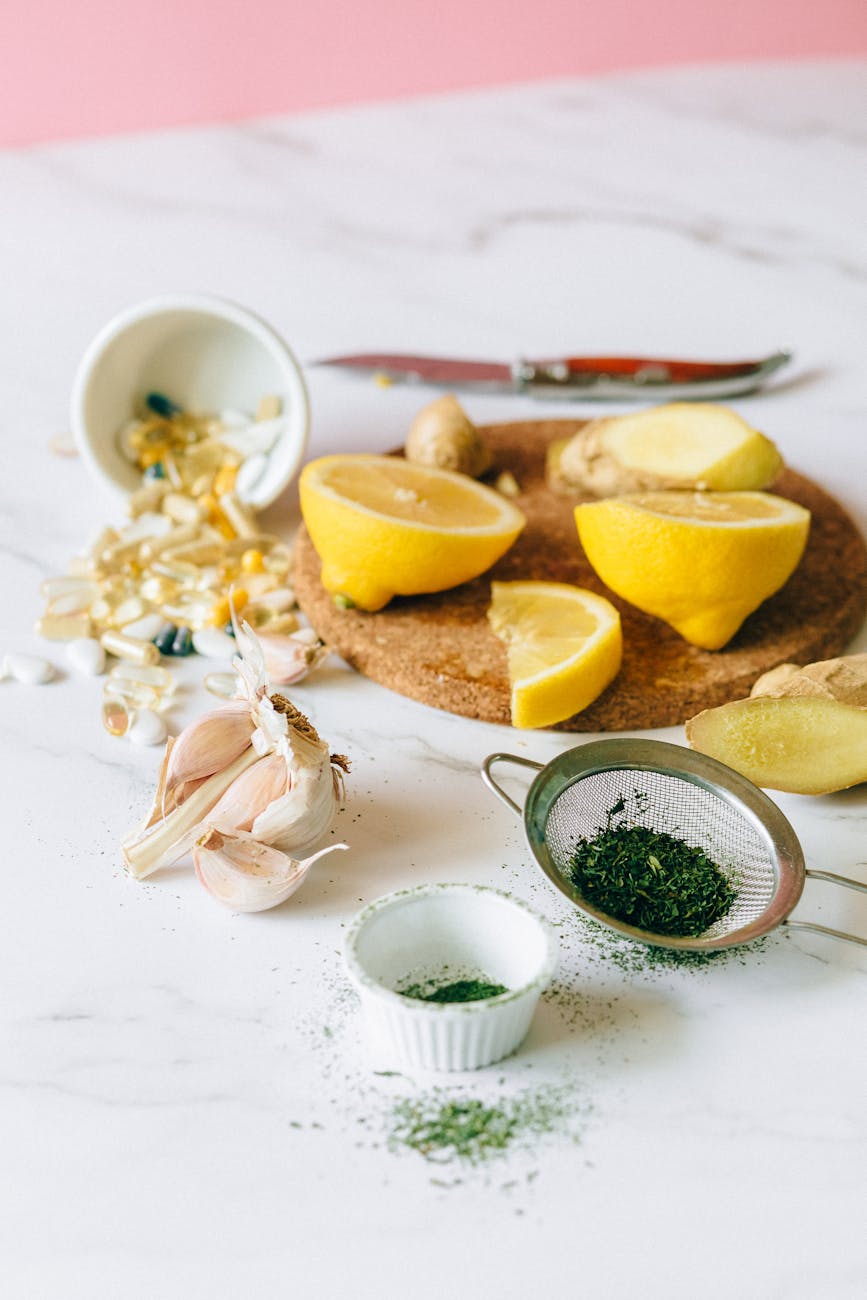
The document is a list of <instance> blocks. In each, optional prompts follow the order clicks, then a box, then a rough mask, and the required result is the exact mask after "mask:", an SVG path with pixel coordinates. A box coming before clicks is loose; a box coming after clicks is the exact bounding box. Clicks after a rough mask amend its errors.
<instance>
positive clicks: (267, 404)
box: [256, 393, 283, 421]
mask: <svg viewBox="0 0 867 1300" xmlns="http://www.w3.org/2000/svg"><path fill="white" fill-rule="evenodd" d="M282 410H283V402H282V400H281V399H280V398H279V397H278V396H277V394H276V393H268V394H266V396H265V397H261V398H260V399H259V405H258V407H257V408H256V419H257V421H258V420H275V419H276V418H277V416H278V415H279V414H280V412H281V411H282Z"/></svg>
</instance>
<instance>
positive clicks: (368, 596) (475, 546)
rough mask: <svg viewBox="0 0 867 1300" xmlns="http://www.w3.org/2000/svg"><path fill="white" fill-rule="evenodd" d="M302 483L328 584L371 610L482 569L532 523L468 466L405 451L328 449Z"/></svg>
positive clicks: (453, 582)
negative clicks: (412, 459) (340, 452)
mask: <svg viewBox="0 0 867 1300" xmlns="http://www.w3.org/2000/svg"><path fill="white" fill-rule="evenodd" d="M299 491H300V496H301V513H302V515H303V517H304V523H305V524H306V526H307V531H308V532H309V534H310V538H311V540H312V542H313V545H314V546H315V548H316V551H317V553H318V555H319V558H320V559H321V560H322V584H323V586H324V587H325V589H326V590H327V591H330V592H334V593H335V595H337V594H340V595H342V596H343V597H344V598H345V599H346V601H347V603H350V604H352V605H355V606H357V607H358V608H359V609H364V610H377V609H382V607H383V606H384V605H387V604H388V602H389V601H390V600H391V598H392V597H393V596H415V595H419V594H421V593H424V592H431V591H445V590H446V589H447V588H449V587H456V586H458V585H459V584H460V583H462V582H468V581H469V580H470V579H471V578H476V577H478V575H479V574H480V573H484V572H485V570H486V569H489V568H490V567H491V565H492V564H494V563H496V561H497V560H498V559H499V558H500V556H501V555H503V554H505V552H506V551H507V550H508V549H509V547H510V546H511V545H512V543H513V542H514V540H515V538H516V537H517V536H518V534H519V533H520V531H521V529H522V528H523V527H524V522H525V520H524V516H523V515H522V514H521V512H520V510H518V509H517V507H516V506H515V505H513V504H512V502H511V501H508V500H507V499H506V498H505V497H504V496H502V495H501V494H500V493H499V492H494V491H493V490H492V489H491V488H487V487H485V486H484V485H483V484H481V483H477V482H475V480H474V479H471V478H468V477H467V476H466V475H465V474H456V473H453V472H452V471H450V470H442V469H434V468H432V467H430V466H425V465H413V464H410V463H409V462H408V461H405V460H402V459H400V458H399V457H397V456H372V455H345V456H323V457H321V458H320V459H319V460H314V461H311V462H310V463H309V464H308V465H306V466H305V467H304V469H303V471H302V473H301V478H300V480H299Z"/></svg>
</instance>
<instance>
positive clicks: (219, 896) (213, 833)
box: [193, 830, 349, 912]
mask: <svg viewBox="0 0 867 1300" xmlns="http://www.w3.org/2000/svg"><path fill="white" fill-rule="evenodd" d="M348 847H349V845H348V844H329V845H328V846H327V848H324V849H320V850H319V852H318V853H314V854H312V855H311V856H310V857H308V858H301V859H297V858H290V857H288V856H287V855H286V854H285V853H281V852H280V851H279V849H275V848H273V847H272V846H271V845H268V844H262V843H260V842H259V841H258V840H256V839H255V837H254V836H252V835H246V834H243V833H242V834H238V835H232V836H227V835H224V834H222V833H221V832H220V831H218V830H209V831H208V832H207V834H206V835H204V836H203V837H202V839H201V840H199V842H198V844H197V845H196V847H195V848H194V850H193V861H194V862H195V864H196V875H197V876H198V877H199V880H200V881H201V882H202V884H203V885H204V886H205V889H207V891H208V893H209V894H212V895H213V897H214V898H216V900H217V901H218V902H219V903H223V904H224V906H226V907H230V908H231V909H232V911H233V912H264V911H266V910H267V909H268V908H270V907H277V906H279V904H280V903H283V902H285V901H286V899H287V898H289V897H290V896H291V895H292V894H294V893H295V891H296V890H297V889H298V888H299V886H300V885H301V884H303V882H304V880H305V878H306V876H307V873H308V872H309V871H310V868H311V867H312V866H313V864H314V862H316V861H317V860H318V859H319V858H321V857H323V856H324V855H325V854H326V853H331V852H333V850H334V849H346V848H348Z"/></svg>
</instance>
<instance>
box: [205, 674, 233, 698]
mask: <svg viewBox="0 0 867 1300" xmlns="http://www.w3.org/2000/svg"><path fill="white" fill-rule="evenodd" d="M237 687H238V679H237V677H236V676H235V674H234V673H208V675H207V676H206V677H205V690H206V691H210V693H211V694H212V695H216V696H217V697H218V698H219V699H221V700H231V699H232V698H233V697H234V695H235V691H236V690H237Z"/></svg>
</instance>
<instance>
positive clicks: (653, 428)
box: [559, 402, 783, 496]
mask: <svg viewBox="0 0 867 1300" xmlns="http://www.w3.org/2000/svg"><path fill="white" fill-rule="evenodd" d="M782 464H783V461H782V457H781V456H780V453H779V452H778V450H777V448H776V447H775V446H774V444H773V443H772V442H771V440H770V439H769V438H766V437H765V436H764V434H762V433H759V431H758V430H757V429H754V428H753V427H752V426H751V425H750V424H748V423H747V422H746V420H744V419H742V418H741V416H739V415H738V414H737V412H735V411H732V410H729V408H728V407H726V406H717V405H714V404H713V403H710V402H671V403H669V404H667V405H665V406H654V407H649V408H648V409H646V410H643V411H638V412H634V413H631V414H628V415H616V416H610V417H606V418H603V419H599V420H593V421H591V422H590V423H589V424H588V425H585V427H584V428H583V429H581V430H579V432H578V433H577V434H576V435H575V436H574V438H573V439H572V440H571V441H570V442H569V443H567V444H566V445H565V446H564V447H563V449H562V451H561V453H560V460H559V471H560V473H561V475H562V476H563V477H564V478H565V479H567V480H569V481H571V482H572V483H574V484H575V486H579V487H584V488H586V489H587V490H589V491H591V492H593V493H595V494H596V495H597V496H611V495H616V494H619V493H622V492H637V491H644V490H653V489H657V488H686V489H692V490H695V491H716V492H737V491H758V490H761V489H763V488H766V487H768V486H769V485H770V484H771V483H772V482H773V481H774V479H775V478H776V477H777V475H778V473H779V472H780V469H781V468H782Z"/></svg>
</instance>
